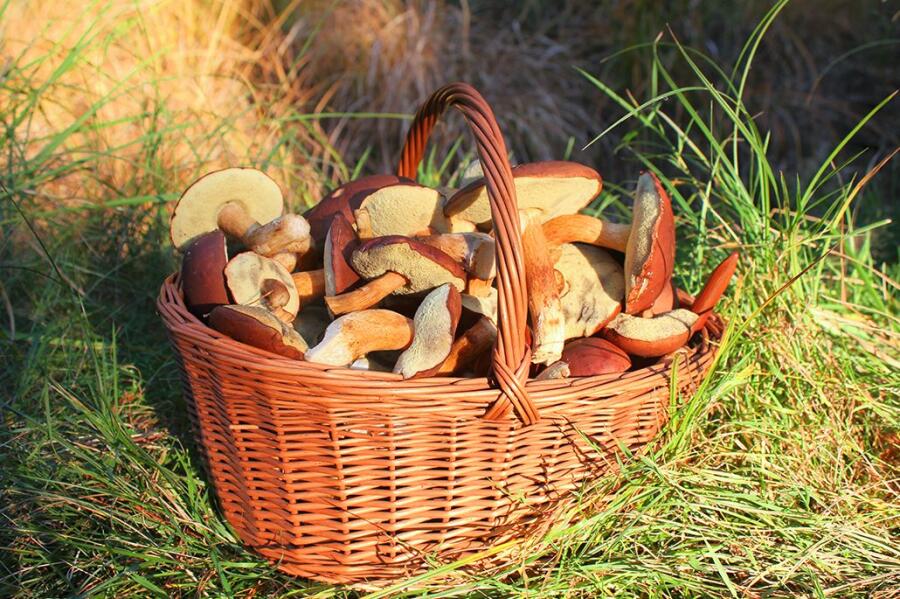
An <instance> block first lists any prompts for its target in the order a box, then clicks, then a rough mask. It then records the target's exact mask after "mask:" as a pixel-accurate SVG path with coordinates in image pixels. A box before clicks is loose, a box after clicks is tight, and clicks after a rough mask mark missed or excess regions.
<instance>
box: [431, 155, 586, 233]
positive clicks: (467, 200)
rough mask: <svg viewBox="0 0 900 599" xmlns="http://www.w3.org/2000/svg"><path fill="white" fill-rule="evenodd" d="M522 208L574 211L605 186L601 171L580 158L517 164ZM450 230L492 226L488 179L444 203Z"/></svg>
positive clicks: (551, 214) (550, 213) (544, 211)
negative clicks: (576, 159) (571, 160)
mask: <svg viewBox="0 0 900 599" xmlns="http://www.w3.org/2000/svg"><path fill="white" fill-rule="evenodd" d="M512 174H513V177H514V183H515V186H516V198H517V203H518V206H519V209H520V210H528V209H537V210H539V211H540V212H541V213H542V219H543V220H549V219H551V218H553V217H554V216H557V215H560V214H574V213H576V212H578V211H579V210H581V209H582V208H584V207H585V206H587V205H588V204H589V203H590V202H591V200H593V199H594V198H595V197H597V195H598V194H599V193H600V189H601V188H602V187H603V182H602V179H601V178H600V174H599V173H597V171H595V170H594V169H592V168H590V167H587V166H584V165H582V164H578V163H576V162H564V161H547V162H532V163H529V164H520V165H518V166H515V167H513V169H512ZM444 214H445V215H446V216H447V217H448V218H449V219H450V230H451V231H459V230H464V231H465V230H471V227H472V225H474V226H477V227H478V228H479V229H482V230H487V229H490V228H491V206H490V201H489V200H488V194H487V188H486V186H485V181H484V179H479V180H477V181H475V182H473V183H470V184H469V185H467V186H466V187H464V188H462V189H461V190H459V191H458V192H457V193H456V194H454V195H453V197H451V198H450V199H449V200H448V201H447V203H446V205H445V206H444Z"/></svg>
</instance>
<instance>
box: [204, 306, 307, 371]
mask: <svg viewBox="0 0 900 599" xmlns="http://www.w3.org/2000/svg"><path fill="white" fill-rule="evenodd" d="M209 325H210V326H211V327H212V328H214V329H215V330H217V331H219V332H220V333H223V334H225V335H228V336H229V337H231V338H232V339H234V340H235V341H240V342H241V343H246V344H247V345H252V346H253V347H258V348H259V349H264V350H266V351H270V352H272V353H275V354H278V355H281V356H285V357H287V358H293V359H294V360H302V359H303V353H304V352H305V351H306V349H307V345H306V342H305V341H304V340H303V337H301V336H300V334H299V333H297V331H295V330H294V329H292V328H291V327H290V326H289V325H286V324H285V323H283V322H282V321H281V320H279V319H278V318H276V317H275V315H274V314H272V313H271V312H269V311H268V310H266V309H265V308H261V307H259V306H219V307H217V308H215V309H214V310H213V311H212V312H210V314H209Z"/></svg>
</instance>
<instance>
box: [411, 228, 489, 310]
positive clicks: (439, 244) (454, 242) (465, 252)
mask: <svg viewBox="0 0 900 599" xmlns="http://www.w3.org/2000/svg"><path fill="white" fill-rule="evenodd" d="M418 240H419V241H421V242H422V243H425V244H427V245H430V246H432V247H435V248H437V249H439V250H441V251H442V252H444V253H445V254H447V255H448V256H450V257H451V258H453V259H454V260H455V261H457V262H458V263H460V264H462V266H463V268H464V269H465V271H466V273H468V281H467V282H466V293H468V294H470V295H485V294H488V293H490V291H489V290H490V289H491V285H492V284H493V282H494V278H495V277H496V276H497V261H496V255H495V247H494V238H493V237H491V236H490V235H488V234H487V233H479V232H477V231H470V232H466V233H444V234H437V235H427V236H424V237H419V238H418Z"/></svg>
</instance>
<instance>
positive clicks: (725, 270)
mask: <svg viewBox="0 0 900 599" xmlns="http://www.w3.org/2000/svg"><path fill="white" fill-rule="evenodd" d="M737 262H738V253H737V252H733V253H732V254H731V255H730V256H728V257H727V258H725V259H724V260H723V261H722V263H721V264H719V265H718V266H717V267H716V268H715V270H713V271H712V273H711V274H710V275H709V278H708V279H707V280H706V285H704V286H703V289H702V290H701V291H700V293H698V294H697V298H696V299H695V300H694V303H693V305H691V312H694V313H695V314H697V315H698V318H697V322H695V323H694V325H693V326H692V327H691V332H692V333H696V332H697V331H699V330H700V329H702V328H703V326H704V325H705V324H706V321H707V320H708V319H709V317H710V315H711V314H712V311H713V308H715V307H716V304H718V303H719V300H720V299H721V298H722V294H723V293H725V289H727V288H728V283H729V282H730V281H731V278H732V277H733V276H734V271H735V269H736V268H737Z"/></svg>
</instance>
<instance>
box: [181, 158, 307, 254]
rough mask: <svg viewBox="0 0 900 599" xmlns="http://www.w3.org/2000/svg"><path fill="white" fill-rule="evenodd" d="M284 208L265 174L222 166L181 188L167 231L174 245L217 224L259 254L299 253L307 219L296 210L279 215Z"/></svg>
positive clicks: (304, 243) (302, 250)
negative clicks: (295, 212) (223, 167)
mask: <svg viewBox="0 0 900 599" xmlns="http://www.w3.org/2000/svg"><path fill="white" fill-rule="evenodd" d="M283 211H284V200H283V197H282V195H281V189H279V187H278V185H277V184H276V183H275V181H273V180H272V179H271V178H270V177H269V176H268V175H266V174H265V173H263V172H262V171H258V170H256V169H252V168H226V169H223V170H220V171H214V172H212V173H209V174H207V175H205V176H203V177H200V178H199V179H197V180H196V181H194V183H192V184H191V186H190V187H188V188H187V189H186V190H185V192H184V193H183V194H182V195H181V198H180V199H179V200H178V203H177V204H176V205H175V211H174V212H173V214H172V220H171V222H170V227H169V234H170V236H171V238H172V244H173V245H174V246H175V247H176V248H178V249H182V248H183V247H185V246H186V245H187V244H188V243H189V242H190V241H191V240H192V239H194V238H195V237H197V236H198V235H202V234H204V233H208V232H209V231H214V230H216V229H221V230H222V231H223V232H224V233H225V234H226V235H227V236H229V237H232V238H235V239H238V240H240V241H241V243H243V244H244V245H245V246H246V247H247V248H248V249H250V250H252V251H254V252H256V253H258V254H261V255H263V256H275V255H277V254H279V253H294V254H303V253H305V252H306V251H307V250H308V249H309V246H310V238H309V224H308V223H307V222H306V220H305V219H304V218H303V217H302V216H298V215H296V214H285V215H283V216H282V212H283ZM260 223H265V224H260ZM286 260H290V258H287V259H286Z"/></svg>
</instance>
